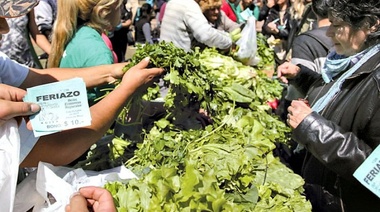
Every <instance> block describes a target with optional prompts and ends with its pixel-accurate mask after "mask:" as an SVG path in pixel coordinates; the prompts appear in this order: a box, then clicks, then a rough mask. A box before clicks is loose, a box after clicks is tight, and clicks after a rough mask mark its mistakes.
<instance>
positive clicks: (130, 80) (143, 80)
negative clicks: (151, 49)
mask: <svg viewBox="0 0 380 212" xmlns="http://www.w3.org/2000/svg"><path fill="white" fill-rule="evenodd" d="M148 64H149V58H145V59H143V60H141V61H140V63H138V64H137V65H135V66H133V67H132V68H130V69H129V70H128V71H127V72H126V73H125V74H124V76H123V79H122V81H121V83H120V86H128V87H129V88H130V89H132V90H136V89H137V88H139V87H140V86H141V85H145V84H147V83H148V82H150V81H152V79H154V77H156V76H159V75H160V74H162V73H163V71H164V69H162V68H147V67H148Z"/></svg>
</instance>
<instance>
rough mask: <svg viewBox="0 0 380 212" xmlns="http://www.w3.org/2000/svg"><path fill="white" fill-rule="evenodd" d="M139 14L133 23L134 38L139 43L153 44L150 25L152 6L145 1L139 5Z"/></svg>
mask: <svg viewBox="0 0 380 212" xmlns="http://www.w3.org/2000/svg"><path fill="white" fill-rule="evenodd" d="M139 11H140V16H139V19H138V21H137V22H136V23H135V40H136V43H139V44H145V43H148V44H153V40H152V27H151V25H150V22H151V20H152V12H153V7H152V6H151V5H150V4H148V3H145V4H143V5H142V6H141V7H140V10H139Z"/></svg>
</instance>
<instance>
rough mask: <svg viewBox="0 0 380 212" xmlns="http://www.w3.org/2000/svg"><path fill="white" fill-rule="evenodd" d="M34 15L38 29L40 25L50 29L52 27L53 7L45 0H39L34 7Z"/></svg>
mask: <svg viewBox="0 0 380 212" xmlns="http://www.w3.org/2000/svg"><path fill="white" fill-rule="evenodd" d="M34 16H35V19H36V24H37V26H38V29H39V30H41V26H44V27H47V28H50V29H52V28H53V21H54V20H53V9H52V8H51V6H50V4H49V3H47V2H46V1H40V3H38V5H37V6H36V7H34Z"/></svg>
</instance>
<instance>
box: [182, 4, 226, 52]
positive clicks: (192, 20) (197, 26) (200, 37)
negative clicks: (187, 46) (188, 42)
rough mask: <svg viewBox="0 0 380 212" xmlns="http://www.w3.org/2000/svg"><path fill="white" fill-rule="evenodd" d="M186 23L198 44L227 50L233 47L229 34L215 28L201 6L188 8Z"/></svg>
mask: <svg viewBox="0 0 380 212" xmlns="http://www.w3.org/2000/svg"><path fill="white" fill-rule="evenodd" d="M195 4H197V3H196V2H195ZM185 21H186V25H187V26H188V27H189V28H190V30H191V31H192V33H193V36H194V38H195V39H196V40H197V41H198V42H200V43H203V44H206V45H207V46H209V47H217V48H219V49H227V48H229V47H230V46H231V45H232V40H231V38H230V36H229V34H228V33H226V32H223V31H221V30H218V29H215V28H213V27H212V26H211V25H210V24H209V23H208V21H207V19H206V17H205V16H204V15H203V13H202V11H201V9H200V8H199V5H196V6H194V7H190V8H188V10H187V11H186V14H185Z"/></svg>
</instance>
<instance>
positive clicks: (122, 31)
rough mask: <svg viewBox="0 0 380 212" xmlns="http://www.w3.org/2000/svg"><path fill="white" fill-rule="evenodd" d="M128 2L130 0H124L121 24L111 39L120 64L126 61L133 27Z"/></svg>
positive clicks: (121, 8)
mask: <svg viewBox="0 0 380 212" xmlns="http://www.w3.org/2000/svg"><path fill="white" fill-rule="evenodd" d="M127 2H128V0H123V3H122V5H121V7H120V10H121V22H120V24H119V25H118V26H117V27H116V28H115V30H114V31H113V32H112V36H111V37H110V40H111V42H112V47H113V50H114V52H115V53H116V55H117V58H118V60H119V62H123V61H124V60H125V54H126V51H127V46H128V42H129V40H128V36H130V35H129V33H130V32H131V29H130V27H131V25H132V12H131V11H130V9H129V8H127Z"/></svg>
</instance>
